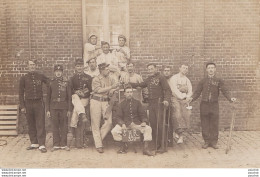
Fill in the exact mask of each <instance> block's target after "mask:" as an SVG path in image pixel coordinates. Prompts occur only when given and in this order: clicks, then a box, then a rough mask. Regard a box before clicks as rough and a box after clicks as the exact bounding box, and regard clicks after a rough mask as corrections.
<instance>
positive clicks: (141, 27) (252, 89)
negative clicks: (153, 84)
mask: <svg viewBox="0 0 260 177" xmlns="http://www.w3.org/2000/svg"><path fill="white" fill-rule="evenodd" d="M259 7H260V6H259V2H258V1H257V0H247V1H231V0H230V1H220V0H207V1H205V0H196V1H189V0H184V1H169V0H152V1H148V0H141V1H140V0H132V1H131V3H130V37H131V39H130V47H131V49H132V55H133V58H134V60H135V61H136V62H138V63H139V64H138V66H140V67H138V69H139V71H141V73H142V74H144V75H145V74H147V72H146V70H145V69H143V68H145V65H146V64H147V63H148V62H155V63H157V64H159V67H161V66H162V65H170V66H172V68H173V71H174V73H177V72H178V64H180V63H181V62H182V61H183V62H188V63H189V64H190V72H189V75H188V77H189V78H190V79H191V82H192V84H193V87H194V89H195V88H196V85H197V83H198V81H199V79H201V78H202V77H203V76H204V74H205V63H206V62H208V61H214V62H216V63H217V71H218V75H219V76H220V77H222V78H223V79H224V80H225V81H226V84H227V86H228V88H229V89H230V90H232V96H235V97H237V98H238V100H239V103H238V104H237V109H236V124H235V127H236V129H247V130H249V129H252V130H255V129H258V130H259V129H260V119H259V101H260V99H259V86H258V87H257V83H258V84H259V75H258V76H257V75H256V73H257V71H259V69H258V62H259V43H258V42H259V19H260V18H259V9H260V8H259ZM257 78H258V82H257ZM257 89H258V90H257ZM192 105H193V114H192V124H193V127H194V128H199V127H200V120H199V101H196V102H195V103H193V104H192ZM220 105H221V106H220V117H221V119H220V127H221V129H225V128H228V126H229V122H230V119H231V115H232V114H231V113H232V107H231V105H230V104H229V103H228V101H227V100H225V99H224V97H223V96H221V97H220Z"/></svg>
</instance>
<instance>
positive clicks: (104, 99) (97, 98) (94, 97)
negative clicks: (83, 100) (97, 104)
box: [91, 95, 109, 101]
mask: <svg viewBox="0 0 260 177" xmlns="http://www.w3.org/2000/svg"><path fill="white" fill-rule="evenodd" d="M91 98H92V99H93V100H97V101H109V98H104V97H99V96H95V95H93V96H92V97H91Z"/></svg>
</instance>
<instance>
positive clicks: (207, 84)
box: [192, 76, 231, 102]
mask: <svg viewBox="0 0 260 177" xmlns="http://www.w3.org/2000/svg"><path fill="white" fill-rule="evenodd" d="M220 91H221V92H222V93H223V95H224V96H225V97H226V98H227V99H228V100H229V101H230V102H231V98H230V96H229V93H228V90H227V88H226V86H225V85H224V81H223V80H222V79H220V78H218V77H216V76H213V77H212V78H210V77H209V76H207V77H205V78H204V79H202V80H201V81H200V82H199V84H198V86H197V89H196V90H195V92H194V94H193V96H192V97H193V101H195V100H196V99H198V98H199V96H200V95H201V93H202V99H201V101H205V102H218V97H219V92H220Z"/></svg>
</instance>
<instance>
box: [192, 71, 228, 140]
mask: <svg viewBox="0 0 260 177" xmlns="http://www.w3.org/2000/svg"><path fill="white" fill-rule="evenodd" d="M220 91H221V92H222V93H223V95H224V96H225V97H226V98H227V99H228V100H229V101H230V102H232V101H231V98H230V96H229V94H228V90H227V88H226V87H225V85H224V82H223V80H222V79H220V78H218V77H216V76H213V77H209V76H207V77H205V78H204V79H202V80H201V81H200V82H199V84H198V86H197V89H196V90H195V92H194V94H193V96H192V97H193V100H192V101H195V100H196V99H198V98H199V96H200V95H201V93H202V99H201V103H200V119H201V127H202V136H203V139H204V141H205V143H207V144H210V145H216V144H217V141H218V133H219V132H218V126H219V104H218V97H219V92H220Z"/></svg>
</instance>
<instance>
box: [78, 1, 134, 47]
mask: <svg viewBox="0 0 260 177" xmlns="http://www.w3.org/2000/svg"><path fill="white" fill-rule="evenodd" d="M84 10H85V11H84ZM82 17H83V18H82V19H83V44H85V43H86V42H87V40H88V36H89V34H95V35H97V36H98V44H100V41H106V42H109V43H110V45H111V47H113V46H117V45H118V40H117V37H118V35H119V34H123V35H125V36H126V38H127V39H128V40H127V42H128V44H129V0H82Z"/></svg>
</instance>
